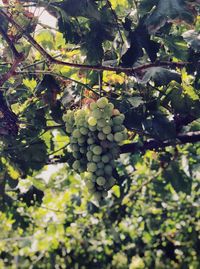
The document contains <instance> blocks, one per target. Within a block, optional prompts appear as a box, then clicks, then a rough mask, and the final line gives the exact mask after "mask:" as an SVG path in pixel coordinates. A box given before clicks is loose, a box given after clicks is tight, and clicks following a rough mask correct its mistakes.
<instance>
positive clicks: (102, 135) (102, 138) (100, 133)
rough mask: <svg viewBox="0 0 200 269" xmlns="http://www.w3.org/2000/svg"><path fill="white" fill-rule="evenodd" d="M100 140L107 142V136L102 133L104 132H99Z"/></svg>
mask: <svg viewBox="0 0 200 269" xmlns="http://www.w3.org/2000/svg"><path fill="white" fill-rule="evenodd" d="M98 138H99V140H105V139H106V135H105V134H104V133H102V132H99V133H98Z"/></svg>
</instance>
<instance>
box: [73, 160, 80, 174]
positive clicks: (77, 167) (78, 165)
mask: <svg viewBox="0 0 200 269" xmlns="http://www.w3.org/2000/svg"><path fill="white" fill-rule="evenodd" d="M80 165H81V164H80V161H78V160H76V161H75V162H73V165H72V167H73V169H74V170H75V171H77V170H78V169H79V168H80Z"/></svg>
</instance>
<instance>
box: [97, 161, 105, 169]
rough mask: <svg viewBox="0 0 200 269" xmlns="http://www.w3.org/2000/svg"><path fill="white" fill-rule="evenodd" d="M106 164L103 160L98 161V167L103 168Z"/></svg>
mask: <svg viewBox="0 0 200 269" xmlns="http://www.w3.org/2000/svg"><path fill="white" fill-rule="evenodd" d="M104 165H105V164H104V163H103V162H98V163H97V167H98V168H103V167H104Z"/></svg>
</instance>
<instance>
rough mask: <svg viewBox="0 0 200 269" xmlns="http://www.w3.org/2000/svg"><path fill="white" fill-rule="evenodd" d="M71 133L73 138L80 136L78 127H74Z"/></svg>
mask: <svg viewBox="0 0 200 269" xmlns="http://www.w3.org/2000/svg"><path fill="white" fill-rule="evenodd" d="M72 135H73V136H74V137H75V138H79V137H81V133H80V131H79V130H78V129H75V130H74V131H73V133H72Z"/></svg>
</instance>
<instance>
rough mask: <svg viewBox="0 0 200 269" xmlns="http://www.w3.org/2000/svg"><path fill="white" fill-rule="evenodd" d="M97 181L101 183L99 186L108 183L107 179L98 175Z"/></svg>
mask: <svg viewBox="0 0 200 269" xmlns="http://www.w3.org/2000/svg"><path fill="white" fill-rule="evenodd" d="M96 183H97V184H98V185H99V186H103V185H105V183H106V179H105V178H104V177H98V178H97V180H96Z"/></svg>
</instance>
